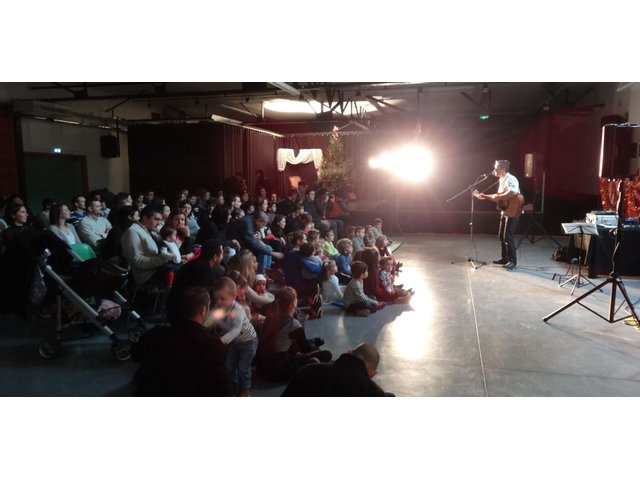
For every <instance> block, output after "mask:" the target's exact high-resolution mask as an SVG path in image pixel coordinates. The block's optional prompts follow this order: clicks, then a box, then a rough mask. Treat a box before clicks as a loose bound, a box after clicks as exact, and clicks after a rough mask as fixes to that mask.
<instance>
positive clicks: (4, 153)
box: [0, 110, 20, 196]
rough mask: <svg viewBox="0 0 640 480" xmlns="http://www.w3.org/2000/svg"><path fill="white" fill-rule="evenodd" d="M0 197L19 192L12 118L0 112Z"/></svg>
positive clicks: (8, 114) (6, 113)
mask: <svg viewBox="0 0 640 480" xmlns="http://www.w3.org/2000/svg"><path fill="white" fill-rule="evenodd" d="M0 172H2V174H0V195H2V196H6V195H11V194H14V193H18V192H19V187H20V185H19V182H18V159H17V149H16V132H15V126H14V119H13V116H12V115H11V114H10V113H9V112H3V111H1V110H0Z"/></svg>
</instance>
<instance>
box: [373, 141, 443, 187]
mask: <svg viewBox="0 0 640 480" xmlns="http://www.w3.org/2000/svg"><path fill="white" fill-rule="evenodd" d="M431 163H432V158H431V154H430V153H429V151H428V150H427V149H426V148H424V147H422V146H420V145H408V146H405V147H403V148H400V149H399V150H395V151H391V152H384V153H382V154H381V155H380V156H378V157H374V158H372V159H370V160H369V166H370V167H371V168H381V169H383V170H387V171H389V172H391V173H393V174H394V175H395V176H396V177H398V178H401V179H402V180H405V181H410V182H420V181H422V180H424V179H425V178H427V177H428V176H429V173H430V172H431Z"/></svg>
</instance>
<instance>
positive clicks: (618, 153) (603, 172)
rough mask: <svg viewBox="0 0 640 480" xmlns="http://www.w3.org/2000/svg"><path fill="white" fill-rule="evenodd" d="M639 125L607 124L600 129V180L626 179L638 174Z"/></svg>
mask: <svg viewBox="0 0 640 480" xmlns="http://www.w3.org/2000/svg"><path fill="white" fill-rule="evenodd" d="M639 142H640V125H636V124H629V123H625V124H609V125H605V126H603V127H602V143H601V145H600V172H599V175H600V177H602V178H626V177H633V176H636V175H637V174H638V167H639V164H640V163H639V159H638V143H639Z"/></svg>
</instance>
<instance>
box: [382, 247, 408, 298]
mask: <svg viewBox="0 0 640 480" xmlns="http://www.w3.org/2000/svg"><path fill="white" fill-rule="evenodd" d="M394 282H395V278H394V275H393V259H392V258H391V257H383V258H381V259H380V285H381V286H382V288H384V290H385V291H386V292H387V293H388V294H389V295H392V297H391V298H393V297H395V302H396V303H403V302H408V301H409V298H408V297H411V296H412V295H413V293H414V292H413V289H412V288H410V289H408V290H405V289H404V288H402V287H403V285H394ZM405 297H406V298H405Z"/></svg>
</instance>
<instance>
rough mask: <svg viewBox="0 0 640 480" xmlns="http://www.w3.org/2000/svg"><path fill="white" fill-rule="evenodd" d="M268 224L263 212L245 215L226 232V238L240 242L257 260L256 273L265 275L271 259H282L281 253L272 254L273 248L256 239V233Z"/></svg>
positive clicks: (230, 225) (231, 224)
mask: <svg viewBox="0 0 640 480" xmlns="http://www.w3.org/2000/svg"><path fill="white" fill-rule="evenodd" d="M268 222H269V217H268V216H267V214H266V213H264V212H261V211H259V212H256V213H255V214H254V215H247V216H246V217H242V218H241V219H239V220H237V221H235V222H233V223H230V224H229V227H228V230H227V237H229V238H232V239H234V240H237V241H238V242H240V245H241V246H242V247H244V248H248V249H249V250H251V252H252V253H253V254H254V255H255V256H256V258H257V259H258V269H259V270H258V273H265V271H266V270H267V269H268V268H269V267H270V266H271V258H269V257H273V258H278V259H282V258H283V257H284V254H283V253H282V252H274V251H273V248H271V247H270V246H269V245H267V244H265V243H264V242H263V241H262V240H259V239H258V238H257V237H256V232H258V231H259V230H260V229H261V228H264V227H265V226H266V225H267V223H268Z"/></svg>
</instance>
